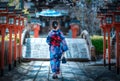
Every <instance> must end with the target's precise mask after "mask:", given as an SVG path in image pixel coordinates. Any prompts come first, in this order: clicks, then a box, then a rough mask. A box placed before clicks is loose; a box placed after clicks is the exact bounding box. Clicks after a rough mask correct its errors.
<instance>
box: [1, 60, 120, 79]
mask: <svg viewBox="0 0 120 81" xmlns="http://www.w3.org/2000/svg"><path fill="white" fill-rule="evenodd" d="M58 77H59V78H58V79H52V72H51V68H50V64H49V61H31V62H23V63H21V65H19V66H17V67H16V68H14V69H13V70H12V71H9V72H5V75H4V76H3V77H0V81H120V74H119V75H117V74H116V71H115V66H112V69H111V70H108V66H106V67H104V66H103V64H102V61H99V62H97V61H96V62H73V61H68V62H67V63H66V64H61V73H60V75H59V76H58Z"/></svg>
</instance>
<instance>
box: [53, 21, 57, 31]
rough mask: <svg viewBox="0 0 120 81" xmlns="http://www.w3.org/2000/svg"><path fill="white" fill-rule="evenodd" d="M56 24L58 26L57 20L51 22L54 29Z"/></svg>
mask: <svg viewBox="0 0 120 81" xmlns="http://www.w3.org/2000/svg"><path fill="white" fill-rule="evenodd" d="M57 26H58V22H57V21H53V23H52V27H53V28H54V29H56V28H57Z"/></svg>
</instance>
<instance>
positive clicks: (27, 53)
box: [23, 38, 91, 60]
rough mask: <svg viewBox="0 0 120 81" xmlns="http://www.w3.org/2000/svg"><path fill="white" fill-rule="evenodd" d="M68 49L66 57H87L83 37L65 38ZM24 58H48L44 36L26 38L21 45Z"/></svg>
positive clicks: (86, 48)
mask: <svg viewBox="0 0 120 81" xmlns="http://www.w3.org/2000/svg"><path fill="white" fill-rule="evenodd" d="M66 42H67V45H68V48H69V50H68V51H66V52H65V53H66V54H65V56H66V58H69V59H70V58H71V59H74V58H75V59H88V60H90V57H91V56H90V53H89V51H88V47H87V44H86V41H85V39H80V38H79V39H78V38H77V39H72V38H66ZM23 57H24V58H34V59H35V58H36V59H38V58H47V59H49V46H48V44H47V43H46V38H27V39H26V45H25V46H23Z"/></svg>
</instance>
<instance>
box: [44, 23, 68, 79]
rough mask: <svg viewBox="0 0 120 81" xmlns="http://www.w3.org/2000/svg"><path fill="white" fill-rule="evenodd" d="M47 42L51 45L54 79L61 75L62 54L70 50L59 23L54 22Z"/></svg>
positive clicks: (51, 63)
mask: <svg viewBox="0 0 120 81" xmlns="http://www.w3.org/2000/svg"><path fill="white" fill-rule="evenodd" d="M46 42H47V43H48V45H49V51H50V65H51V69H52V72H53V76H52V78H53V79H56V78H58V76H57V74H59V73H60V59H61V56H62V54H64V52H65V51H67V50H68V47H67V44H66V41H65V37H64V35H63V33H62V32H61V30H60V29H59V26H58V22H57V21H53V23H52V30H51V31H50V32H49V33H48V36H47V39H46Z"/></svg>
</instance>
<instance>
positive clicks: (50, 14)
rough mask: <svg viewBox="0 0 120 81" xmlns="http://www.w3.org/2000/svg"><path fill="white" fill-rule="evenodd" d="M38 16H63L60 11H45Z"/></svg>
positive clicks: (37, 14)
mask: <svg viewBox="0 0 120 81" xmlns="http://www.w3.org/2000/svg"><path fill="white" fill-rule="evenodd" d="M36 16H37V17H38V16H46V17H59V16H62V14H61V13H60V12H58V11H55V10H50V9H47V10H43V11H42V12H37V13H36Z"/></svg>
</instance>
